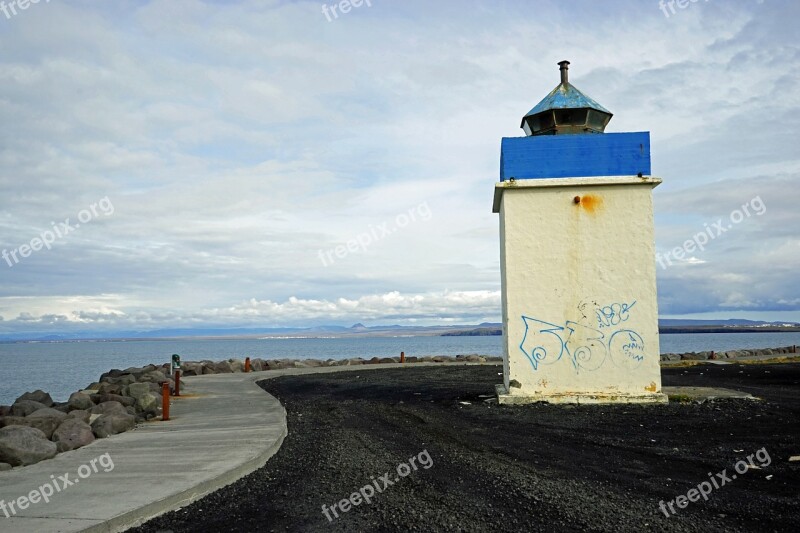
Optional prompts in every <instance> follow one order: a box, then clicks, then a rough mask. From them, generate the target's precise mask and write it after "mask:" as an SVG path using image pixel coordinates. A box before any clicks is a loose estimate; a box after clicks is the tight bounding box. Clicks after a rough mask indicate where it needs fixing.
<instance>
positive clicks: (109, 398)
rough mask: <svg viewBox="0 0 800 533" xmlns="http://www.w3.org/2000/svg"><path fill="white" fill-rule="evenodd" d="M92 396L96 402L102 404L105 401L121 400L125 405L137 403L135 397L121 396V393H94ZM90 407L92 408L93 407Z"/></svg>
mask: <svg viewBox="0 0 800 533" xmlns="http://www.w3.org/2000/svg"><path fill="white" fill-rule="evenodd" d="M129 386H130V385H129ZM90 398H91V400H92V401H93V402H94V403H95V404H101V403H105V402H119V403H121V404H122V405H124V406H125V407H127V406H129V405H133V404H135V403H136V400H134V399H133V398H129V397H127V396H120V395H119V394H92V395H91V396H90ZM89 409H91V407H90V408H89Z"/></svg>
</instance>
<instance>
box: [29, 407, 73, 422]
mask: <svg viewBox="0 0 800 533" xmlns="http://www.w3.org/2000/svg"><path fill="white" fill-rule="evenodd" d="M27 418H29V419H31V418H55V419H57V420H58V421H59V422H63V421H64V419H65V418H67V413H64V412H62V411H59V410H58V409H53V408H52V407H45V408H43V409H39V410H37V411H34V412H33V413H31V414H29V415H28V416H27Z"/></svg>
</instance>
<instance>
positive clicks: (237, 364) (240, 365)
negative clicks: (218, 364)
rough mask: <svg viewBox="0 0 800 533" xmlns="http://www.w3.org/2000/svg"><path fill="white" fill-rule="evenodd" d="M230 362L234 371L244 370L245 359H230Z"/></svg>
mask: <svg viewBox="0 0 800 533" xmlns="http://www.w3.org/2000/svg"><path fill="white" fill-rule="evenodd" d="M228 362H229V363H230V364H231V370H232V371H233V372H244V361H240V360H239V359H228Z"/></svg>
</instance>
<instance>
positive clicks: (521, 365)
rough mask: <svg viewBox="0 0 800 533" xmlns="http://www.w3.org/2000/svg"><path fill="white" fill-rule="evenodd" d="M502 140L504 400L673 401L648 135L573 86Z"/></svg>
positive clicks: (564, 80)
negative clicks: (614, 126)
mask: <svg viewBox="0 0 800 533" xmlns="http://www.w3.org/2000/svg"><path fill="white" fill-rule="evenodd" d="M569 64H570V63H569V61H562V62H560V63H559V64H558V65H559V69H560V83H559V84H558V85H557V86H556V88H555V89H553V90H552V91H551V92H550V94H548V95H547V96H546V97H545V98H544V99H542V101H541V102H539V103H538V104H537V105H536V106H535V107H534V108H533V109H531V110H530V112H528V113H527V114H526V115H525V116H524V117H523V118H522V124H521V127H522V129H523V130H524V132H525V136H522V137H512V138H504V139H503V140H502V145H501V155H500V181H499V182H498V183H496V184H495V189H494V203H493V211H494V212H495V213H498V214H499V215H500V268H501V288H502V311H503V383H502V384H500V385H498V386H497V395H498V401H499V402H500V403H502V404H521V403H531V402H540V401H544V402H551V403H666V402H667V397H666V395H664V394H663V393H662V391H661V371H660V366H659V342H658V307H657V301H656V267H655V242H654V235H653V199H652V191H653V188H655V187H656V186H657V185H658V184H659V183H661V180H660V179H659V178H656V177H653V176H651V175H650V134H649V132H631V133H606V132H605V129H606V126H607V125H608V123H609V121H610V120H611V118H612V116H613V115H612V113H611V112H610V111H609V110H608V109H606V108H605V107H603V106H602V105H600V104H599V103H597V102H596V101H595V100H593V99H592V98H590V97H588V96H587V95H585V94H584V93H582V92H581V91H579V90H578V89H577V88H576V87H575V86H574V85H572V84H571V83H570V81H569Z"/></svg>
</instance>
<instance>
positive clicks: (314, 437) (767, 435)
mask: <svg viewBox="0 0 800 533" xmlns="http://www.w3.org/2000/svg"><path fill="white" fill-rule="evenodd" d="M501 371H502V370H501V367H499V366H493V365H486V366H470V367H463V366H442V367H417V368H414V367H411V368H407V369H398V370H369V371H363V370H362V371H358V370H356V371H353V372H343V373H334V374H321V375H313V376H307V377H283V378H278V379H274V380H268V381H264V382H262V387H264V388H265V389H266V390H267V391H268V392H270V393H271V394H273V395H275V396H276V397H278V398H279V399H280V400H281V402H282V403H283V404H284V406H285V407H286V410H287V413H288V423H289V435H288V437H287V438H286V440H285V441H284V443H283V446H282V447H281V449H280V451H279V452H278V453H277V454H276V455H275V456H274V457H273V458H272V459H270V461H269V462H268V463H267V465H266V466H265V467H264V468H262V469H260V470H258V471H256V472H254V473H252V474H250V475H249V476H247V477H245V478H243V479H241V480H240V481H238V482H236V483H234V484H233V485H230V486H229V487H226V488H224V489H222V490H220V491H218V492H216V493H214V494H211V495H209V496H207V497H206V498H203V499H202V500H199V501H198V502H195V503H194V504H192V505H190V506H188V507H186V508H184V509H181V510H178V511H175V512H173V513H169V514H166V515H164V516H161V517H159V518H157V519H154V520H152V521H150V522H148V523H147V524H145V525H144V526H142V527H141V528H138V529H136V530H135V531H141V532H155V531H175V532H178V531H225V532H234V531H237V532H238V531H242V532H250V531H346V532H353V531H481V532H483V531H486V532H488V531H492V532H503V531H514V532H523V531H525V532H527V531H637V532H638V531H647V530H651V531H797V529H798V525H799V524H800V462H792V463H790V462H789V457H790V456H793V455H800V442H798V436H799V435H800V385H799V384H800V364H774V365H738V364H731V365H719V366H717V365H700V366H695V367H690V368H680V369H665V370H664V371H663V381H664V385H703V386H721V387H728V388H734V389H739V390H745V391H747V392H751V393H753V394H754V395H756V396H759V397H761V398H763V399H764V400H763V401H759V402H755V401H745V400H727V401H718V402H706V403H703V404H698V403H679V402H672V403H671V404H670V405H669V406H577V407H573V406H551V405H545V404H537V405H530V406H523V407H505V406H504V407H500V406H498V405H497V404H496V403H494V402H493V401H492V400H491V397H490V396H491V395H492V394H493V390H494V384H495V383H498V382H500V380H501V376H500V375H499V373H500V372H501ZM487 400H489V401H487ZM759 450H762V451H761V452H760V453H759V455H757V456H755V457H753V463H754V464H755V466H760V465H762V464H764V463H766V462H767V461H766V457H767V456H768V457H769V459H770V464H769V465H768V466H761V468H759V469H749V470H747V472H746V473H745V474H739V475H738V476H737V477H736V479H733V477H732V474H735V473H736V471H735V465H736V464H737V462H738V461H739V460H742V459H745V460H746V457H747V455H750V454H756V453H757V452H758V451H759ZM423 452H427V454H428V455H429V457H430V462H428V456H427V455H425V454H424V453H423ZM421 453H422V456H421V457H420V454H421ZM412 457H414V458H415V459H416V461H415V462H416V464H417V465H418V466H417V469H416V470H413V469H412V470H411V472H410V473H409V474H408V475H407V477H403V478H400V479H399V480H398V481H395V479H396V478H398V474H397V467H398V465H400V464H401V463H409V459H410V458H412ZM431 463H432V464H431ZM426 465H427V466H428V468H425V467H424V466H426ZM739 466H740V469H742V467H743V466H744V465H739ZM401 468H402V467H401ZM723 470H724V471H725V473H724V474H723ZM387 472H388V473H389V478H388V479H389V481H392V482H393V484H392V485H391V486H388V487H386V488H385V489H384V487H383V485H384V482H381V481H380V480H379V478H380V477H381V476H383V475H384V473H387ZM403 473H406V471H405V470H403ZM718 473H719V474H721V475H722V477H727V478H729V479H730V481H727V482H726V483H725V485H724V486H720V487H719V488H715V489H713V490H712V492H711V493H710V494H709V495H708V501H704V500H703V499H700V500H699V501H698V502H696V503H691V502H690V503H688V505H687V506H686V508H683V509H681V508H678V507H677V506H675V507H674V509H675V511H676V513H675V514H674V515H672V516H670V517H666V516H665V514H664V513H663V512H662V511H661V510H660V508H659V502H660V501H661V500H664V502H665V507H666V503H667V502H669V501H670V500H674V499H675V498H676V497H677V496H680V495H683V496H685V495H687V493H688V491H689V490H690V489H693V488H696V487H697V486H698V485H699V484H700V483H702V482H704V481H708V480H709V475H712V476H713V477H715V479H716V480H717V483H718V484H720V483H721V481H720V480H721V479H722V477H720V476H716V474H718ZM374 482H377V483H378V486H379V487H380V488H381V489H383V491H382V492H380V493H379V492H378V491H377V490H376V491H375V495H374V496H373V497H372V498H371V502H370V503H366V502H364V501H363V498H362V501H361V502H359V503H360V504H359V505H358V506H357V507H353V508H351V509H350V510H348V512H342V511H341V510H340V509H341V507H338V506H337V511H338V515H339V517H338V518H335V517H334V516H333V513H332V512H330V511H329V512H328V514H329V515H330V516H331V518H332V521H329V520H328V519H327V518H326V517H325V515H324V514H323V512H322V506H323V504H325V505H327V506H328V508H330V507H332V506H333V505H334V504H335V503H337V502H339V501H340V500H343V499H344V498H350V495H351V494H352V493H354V492H357V491H359V489H361V488H362V487H364V486H365V485H368V484H372V483H374ZM373 487H374V485H373ZM369 492H370V491H369V490H364V494H366V495H369ZM353 500H354V501H358V498H353ZM673 505H675V504H673ZM667 512H669V511H667Z"/></svg>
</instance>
